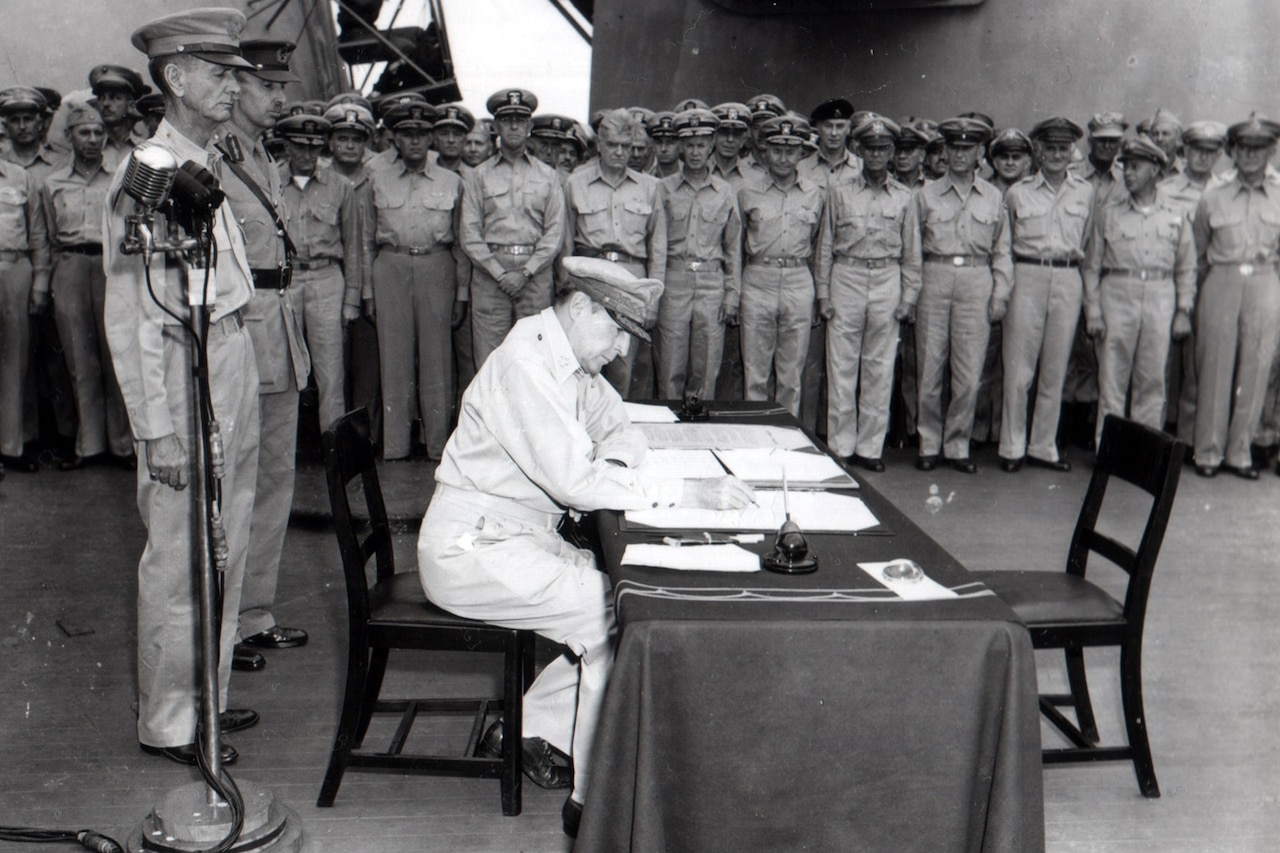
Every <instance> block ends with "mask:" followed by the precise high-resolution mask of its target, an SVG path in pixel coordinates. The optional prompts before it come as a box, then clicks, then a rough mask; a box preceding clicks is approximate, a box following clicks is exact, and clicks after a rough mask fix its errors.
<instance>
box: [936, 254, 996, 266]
mask: <svg viewBox="0 0 1280 853" xmlns="http://www.w3.org/2000/svg"><path fill="white" fill-rule="evenodd" d="M923 259H924V262H925V263H926V264H947V265H948V266H953V267H989V266H991V256H990V255H935V254H933V253H932V252H925V253H924V255H923Z"/></svg>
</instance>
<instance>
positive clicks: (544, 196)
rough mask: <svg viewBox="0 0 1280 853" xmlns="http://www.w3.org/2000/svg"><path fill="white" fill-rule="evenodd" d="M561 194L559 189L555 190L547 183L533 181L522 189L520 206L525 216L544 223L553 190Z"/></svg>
mask: <svg viewBox="0 0 1280 853" xmlns="http://www.w3.org/2000/svg"><path fill="white" fill-rule="evenodd" d="M553 189H554V190H555V191H556V192H559V191H560V189H559V187H555V188H553V187H552V186H551V184H550V183H548V182H547V181H537V180H531V181H529V182H528V183H526V184H525V185H524V187H523V188H522V189H521V193H520V195H521V198H520V206H521V207H522V208H523V210H524V212H525V214H527V215H528V216H530V217H532V218H533V219H536V220H538V221H542V219H543V217H545V216H546V214H547V203H548V201H549V200H550V199H551V193H552V190H553Z"/></svg>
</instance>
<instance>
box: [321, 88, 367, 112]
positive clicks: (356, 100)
mask: <svg viewBox="0 0 1280 853" xmlns="http://www.w3.org/2000/svg"><path fill="white" fill-rule="evenodd" d="M338 104H355V105H357V106H361V107H364V108H365V109H366V110H368V111H369V113H370V115H372V114H373V104H371V103H370V102H369V99H368V98H366V97H365V96H364V95H362V94H360V93H359V92H339V93H338V94H336V95H334V96H333V97H332V98H330V99H329V100H328V101H326V102H325V105H324V107H325V111H326V112H328V110H329V108H330V107H333V106H336V105H338Z"/></svg>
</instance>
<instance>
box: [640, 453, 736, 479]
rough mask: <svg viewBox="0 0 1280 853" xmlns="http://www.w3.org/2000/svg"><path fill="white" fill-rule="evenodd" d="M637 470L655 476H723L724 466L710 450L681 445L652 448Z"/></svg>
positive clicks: (678, 477) (679, 477)
mask: <svg viewBox="0 0 1280 853" xmlns="http://www.w3.org/2000/svg"><path fill="white" fill-rule="evenodd" d="M636 470H637V471H639V472H641V473H644V474H649V475H652V476H654V477H674V478H677V479H681V478H694V477H723V476H724V475H725V470H724V466H723V465H721V464H720V462H719V460H717V459H716V455H715V454H714V453H712V452H711V451H710V450H688V449H685V448H679V447H659V448H656V449H654V448H650V449H649V451H648V452H647V453H645V455H644V461H643V462H641V463H640V467H638V468H636Z"/></svg>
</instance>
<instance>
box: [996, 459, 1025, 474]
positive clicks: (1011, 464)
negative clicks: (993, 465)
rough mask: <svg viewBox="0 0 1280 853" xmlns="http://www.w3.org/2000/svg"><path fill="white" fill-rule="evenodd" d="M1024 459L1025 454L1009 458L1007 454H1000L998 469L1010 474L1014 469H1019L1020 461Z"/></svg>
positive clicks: (1020, 466)
mask: <svg viewBox="0 0 1280 853" xmlns="http://www.w3.org/2000/svg"><path fill="white" fill-rule="evenodd" d="M1025 459H1026V457H1025V456H1019V457H1018V458H1017V459H1010V458H1009V457H1008V456H1001V457H1000V470H1001V471H1004V472H1005V473H1006V474H1012V473H1014V472H1015V471H1021V470H1022V462H1023V460H1025Z"/></svg>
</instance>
